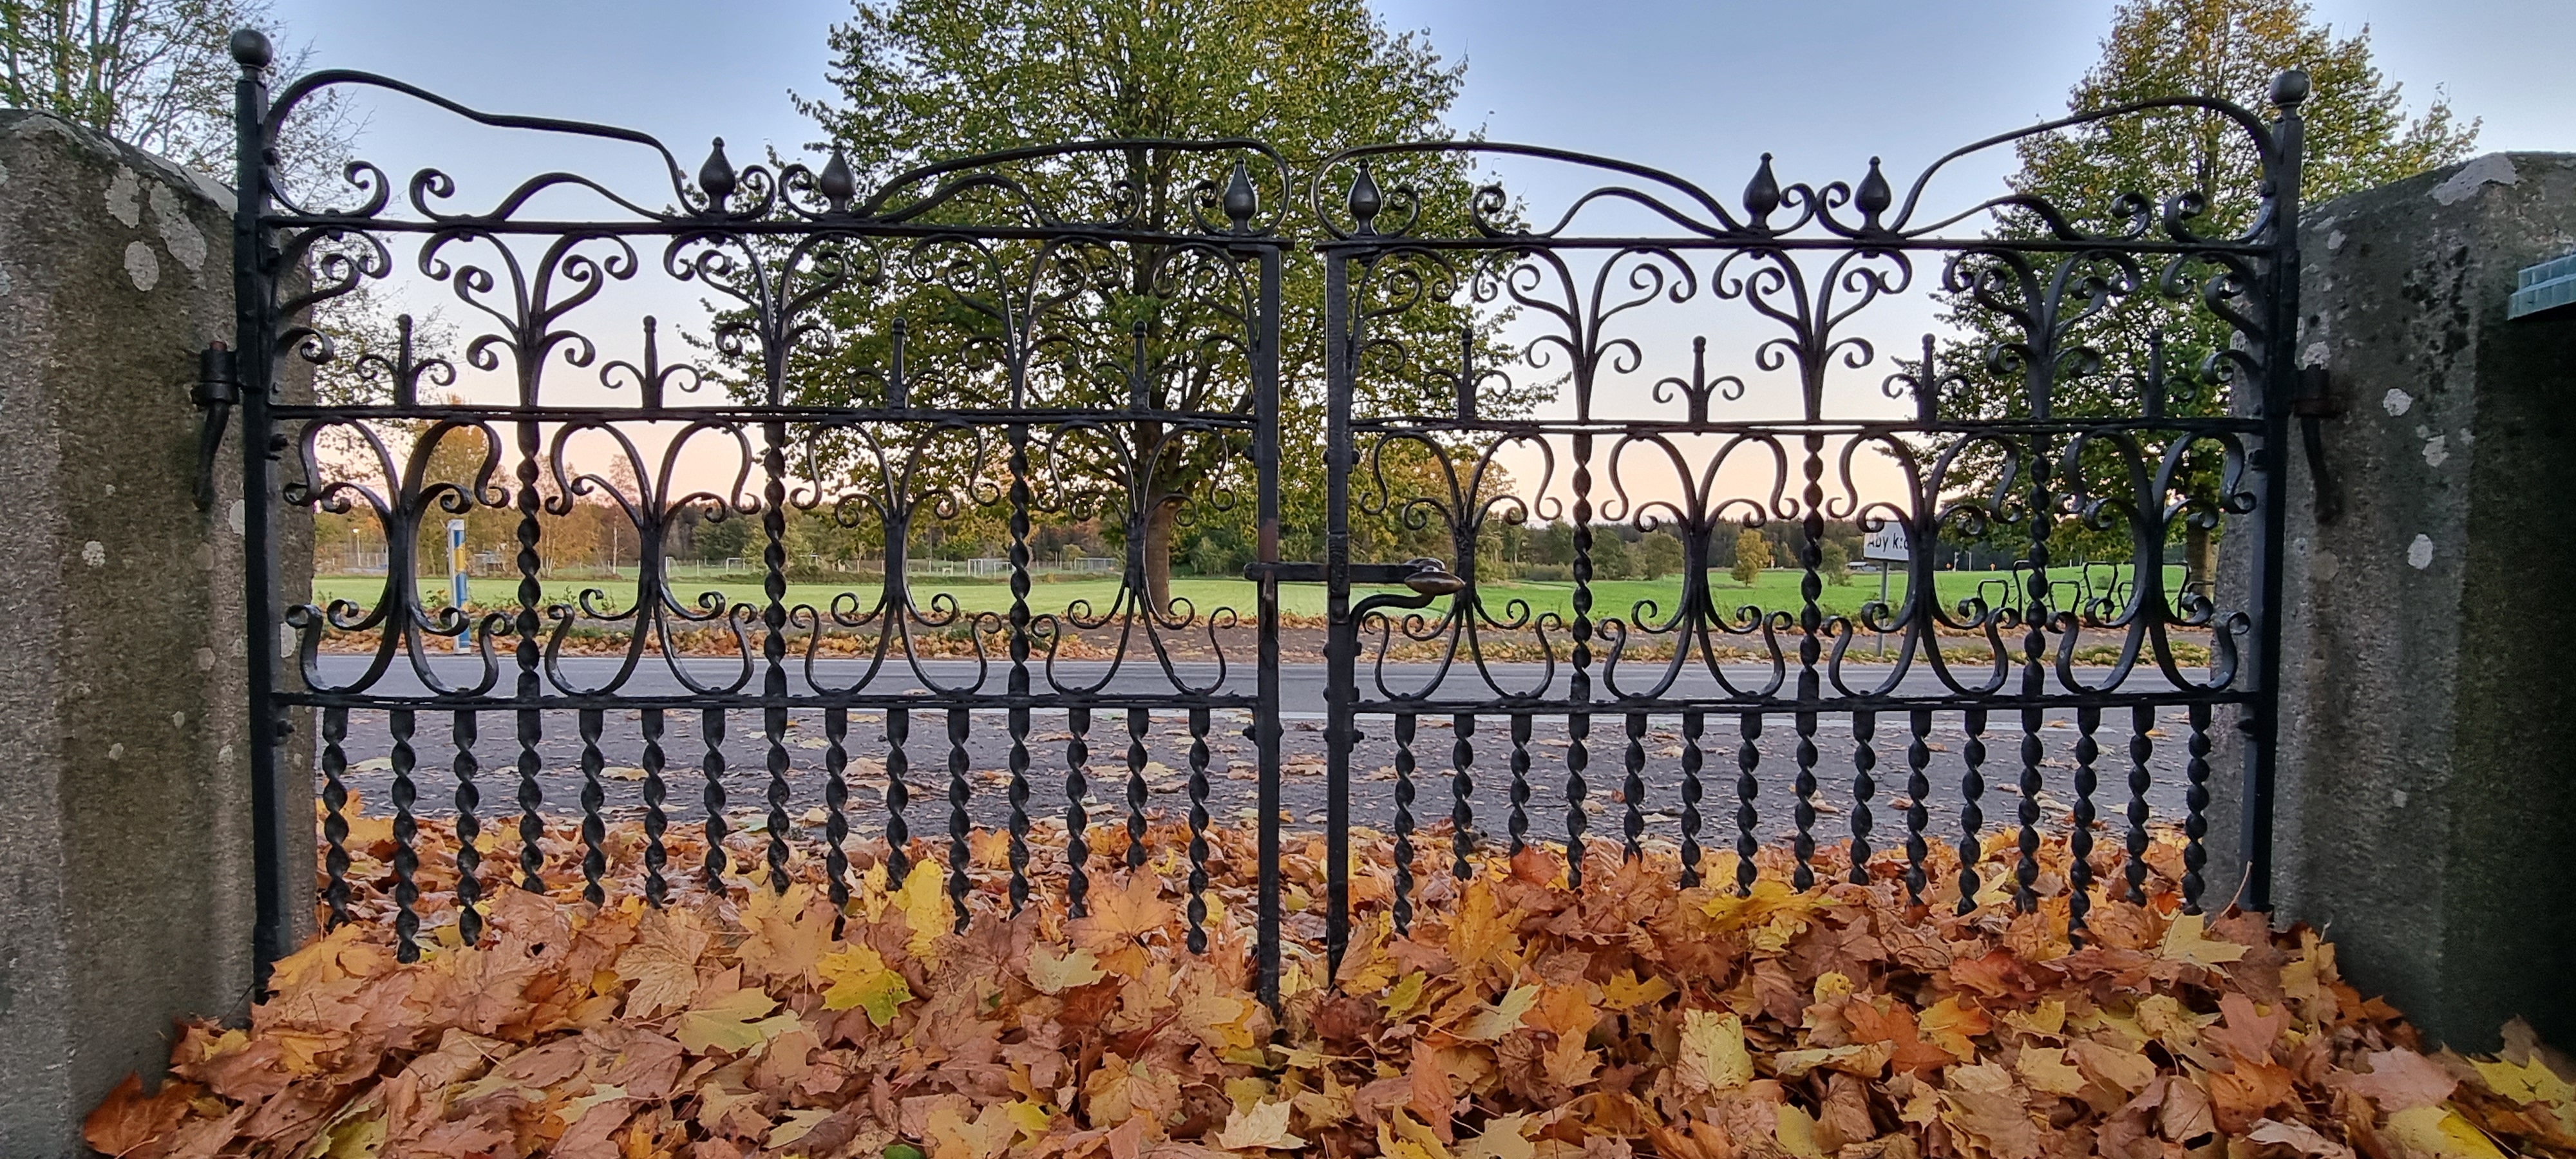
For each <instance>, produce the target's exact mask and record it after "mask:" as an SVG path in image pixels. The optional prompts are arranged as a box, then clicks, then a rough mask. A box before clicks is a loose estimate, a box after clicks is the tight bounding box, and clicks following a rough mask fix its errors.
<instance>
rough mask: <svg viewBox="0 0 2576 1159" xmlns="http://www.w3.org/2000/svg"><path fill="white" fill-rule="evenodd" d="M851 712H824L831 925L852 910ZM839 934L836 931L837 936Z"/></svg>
mask: <svg viewBox="0 0 2576 1159" xmlns="http://www.w3.org/2000/svg"><path fill="white" fill-rule="evenodd" d="M849 742H850V710H849V709H848V708H846V707H844V706H842V705H838V704H835V705H833V706H832V707H830V708H826V709H824V710H823V877H824V880H825V882H826V888H827V889H828V890H829V891H830V893H831V896H832V924H833V925H834V926H835V927H838V926H839V925H840V924H841V914H842V913H843V912H844V911H846V910H847V909H849V906H850V852H849V850H846V849H843V848H841V843H842V842H844V841H847V840H849V838H850V748H849ZM839 933H840V931H839V930H838V929H837V928H835V929H834V931H833V934H834V936H836V937H837V936H839Z"/></svg>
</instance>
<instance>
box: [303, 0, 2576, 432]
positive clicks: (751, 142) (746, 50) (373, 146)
mask: <svg viewBox="0 0 2576 1159" xmlns="http://www.w3.org/2000/svg"><path fill="white" fill-rule="evenodd" d="M1376 8H1377V10H1378V11H1379V12H1380V13H1381V14H1382V16H1383V17H1384V19H1385V20H1386V22H1387V24H1388V25H1389V27H1390V28H1392V29H1395V30H1399V31H1401V30H1417V31H1419V32H1420V33H1421V34H1422V35H1425V36H1427V37H1428V38H1429V40H1430V41H1431V43H1432V44H1433V45H1434V46H1435V47H1436V48H1437V49H1438V50H1439V51H1440V52H1441V53H1442V54H1443V55H1444V56H1446V57H1448V58H1450V59H1452V60H1456V59H1464V60H1465V61H1466V62H1467V64H1468V70H1467V82H1466V89H1465V92H1464V94H1463V96H1462V98H1461V99H1460V101H1459V102H1458V105H1457V107H1456V109H1455V110H1454V113H1453V116H1452V124H1453V125H1454V126H1456V127H1458V128H1460V129H1467V130H1481V131H1482V132H1483V133H1484V134H1485V136H1487V137H1488V138H1489V139H1493V140H1503V141H1519V142H1526V143H1533V144H1543V145H1552V146H1559V147H1566V148H1574V149H1580V150H1584V151H1588V152H1594V153H1601V154H1609V155H1614V156H1619V157H1623V158H1626V159H1630V160H1634V161H1637V162H1641V163H1644V164H1648V165H1653V166H1657V167H1660V168H1663V169H1666V170H1669V171H1672V172H1674V173H1677V174H1679V175H1681V176H1683V177H1686V178H1690V179H1693V180H1696V181H1699V182H1701V183H1702V184H1704V185H1705V186H1706V187H1707V188H1709V189H1710V190H1712V191H1715V192H1717V193H1718V194H1719V195H1720V196H1721V197H1729V198H1730V199H1731V194H1732V192H1733V191H1735V190H1739V189H1741V188H1742V187H1743V182H1744V181H1745V179H1746V178H1747V177H1749V176H1750V175H1751V172H1752V168H1753V166H1754V164H1755V162H1756V161H1757V159H1758V158H1759V157H1760V155H1761V154H1763V153H1765V152H1769V153H1773V154H1776V155H1777V162H1776V164H1777V166H1778V170H1779V173H1780V175H1781V178H1782V180H1783V181H1800V180H1805V181H1810V182H1813V183H1816V184H1822V183H1824V182H1826V181H1832V180H1856V179H1858V178H1859V177H1860V176H1861V174H1862V173H1863V172H1864V171H1865V168H1866V165H1867V164H1868V161H1869V159H1870V158H1871V157H1873V156H1883V157H1885V158H1886V161H1887V166H1888V171H1889V173H1890V174H1891V175H1892V176H1897V177H1898V179H1899V188H1900V190H1901V189H1902V187H1903V179H1904V178H1903V175H1905V174H1909V173H1910V172H1912V171H1913V170H1914V169H1915V168H1917V167H1919V166H1920V165H1921V164H1923V163H1925V162H1927V161H1930V160H1931V159H1933V158H1935V157H1937V156H1939V155H1940V154H1941V153H1943V152H1946V151H1947V150H1949V149H1950V148H1952V147H1954V146H1956V145H1959V144H1963V143H1965V142H1968V141H1971V140H1975V139H1977V138H1980V137H1984V136H1986V135H1988V134H1990V133H1994V132H1997V131H2001V130H2004V129H2009V128H2012V127H2015V126H2017V125H2021V124H2025V123H2028V122H2030V121H2033V120H2037V119H2042V118H2045V117H2048V116H2053V115H2056V114H2058V113H2060V112H2062V111H2063V109H2064V105H2065V95H2066V91H2067V89H2068V87H2069V86H2070V85H2072V84H2073V83H2074V82H2075V81H2076V80H2077V79H2078V78H2079V77H2080V76H2081V74H2082V73H2083V72H2084V70H2085V69H2086V68H2088V67H2089V66H2090V65H2091V64H2092V62H2093V61H2094V59H2095V58H2096V56H2097V55H2098V45H2099V40H2100V37H2101V36H2102V33H2103V31H2104V29H2105V27H2106V26H2107V20H2108V16H2109V13H2110V10H2111V8H2112V4H2111V3H2110V0H1994V2H1990V3H1976V4H1970V3H1960V2H1949V3H1937V2H1925V0H1829V2H1822V3H1819V2H1812V0H1811V2H1808V3H1801V4H1779V3H1763V4H1754V3H1741V2H1734V0H1726V2H1700V3H1688V2H1671V0H1657V2H1649V0H1586V2H1583V3H1579V4H1566V3H1562V2H1556V3H1545V2H1539V0H1377V2H1376ZM275 11H276V15H277V16H278V17H279V19H280V20H281V21H282V22H283V24H284V25H285V26H286V27H287V29H288V30H289V34H290V35H289V40H290V44H292V43H295V42H302V43H304V44H306V45H309V48H310V53H311V55H310V57H309V62H310V64H312V65H313V66H315V67H346V68H357V69H365V70H371V71H376V72H381V73H385V74H387V75H390V76H394V77H397V78H399V79H403V80H406V81H410V82H412V83H415V84H418V85H421V86H423V87H426V88H429V89H431V90H433V91H436V92H440V93H443V94H445V95H447V96H449V97H452V98H454V99H457V100H459V101H462V102H464V103H466V104H470V105H474V106H477V107H480V108H483V109H488V110H495V111H508V112H522V113H536V114H544V115H550V116H557V117H565V118H572V119H582V120H595V121H603V122H608V123H613V124H618V125H624V126H629V127H633V128H638V129H642V130H645V131H647V132H650V133H653V134H655V135H657V136H659V137H661V138H662V139H663V140H664V141H666V142H668V143H669V144H670V146H671V148H672V150H673V151H674V153H676V154H677V155H678V160H679V161H680V163H681V164H682V166H683V167H684V169H686V170H688V171H691V172H694V170H695V169H696V166H697V163H698V161H699V159H700V158H701V157H703V156H704V153H705V150H706V147H707V142H708V140H709V139H710V138H713V137H717V136H722V137H724V138H725V139H726V141H727V142H728V146H729V151H730V153H731V155H732V156H733V157H734V159H735V160H736V161H737V162H743V161H748V160H756V159H758V158H759V156H760V155H761V154H762V153H763V152H764V151H765V150H766V149H768V148H777V149H780V150H782V151H791V150H795V149H797V148H800V147H801V146H803V145H804V144H805V143H807V142H808V141H810V140H812V139H813V137H814V136H815V134H814V132H813V130H812V127H811V125H810V123H809V122H808V121H807V120H806V119H805V118H803V117H801V116H799V115H798V114H797V113H796V112H795V110H794V108H793V107H792V105H791V103H790V99H789V94H790V92H791V91H793V92H797V93H801V94H805V95H808V96H815V95H830V94H829V90H828V88H827V85H826V83H825V81H824V73H825V69H826V66H827V64H828V60H829V49H828V46H827V44H826V43H825V33H826V30H827V29H828V27H829V26H830V25H831V23H832V22H833V21H835V20H837V19H844V18H846V15H847V13H848V11H849V5H848V3H847V0H756V2H746V0H734V2H730V3H721V2H713V0H510V2H504V0H443V2H441V3H438V4H418V3H414V4H391V3H350V2H349V0H277V2H276V9H275ZM2315 12H2316V14H2317V16H2319V17H2320V18H2322V19H2324V20H2326V21H2327V22H2329V23H2330V24H2331V25H2333V27H2334V28H2335V29H2336V30H2337V31H2338V33H2349V32H2351V31H2353V30H2356V29H2358V28H2360V27H2361V26H2363V25H2368V26H2369V27H2370V29H2371V33H2372V43H2373V46H2374V50H2375V53H2376V56H2377V59H2378V62H2379V64H2380V66H2381V67H2382V69H2383V70H2384V71H2385V72H2386V73H2387V74H2388V75H2389V76H2390V77H2392V78H2395V79H2397V80H2400V81H2402V82H2403V83H2404V84H2405V86H2406V93H2407V96H2408V98H2409V102H2410V104H2411V105H2413V106H2414V107H2416V108H2420V107H2421V105H2422V103H2423V102H2424V101H2425V100H2427V99H2429V98H2431V97H2433V96H2435V95H2436V94H2437V93H2439V94H2442V95H2445V96H2447V97H2448V99H2449V100H2450V101H2451V103H2452V105H2453V107H2454V109H2455V110H2456V111H2457V112H2458V113H2459V114H2460V115H2462V116H2463V117H2474V118H2478V119H2480V120H2482V121H2483V124H2484V128H2483V131H2482V133H2481V135H2480V138H2479V142H2478V148H2479V151H2481V152H2485V151H2493V150H2576V116H2571V115H2570V114H2571V113H2576V70H2570V69H2567V68H2566V67H2565V66H2564V46H2566V45H2568V44H2576V3H2566V2H2564V0H2444V2H2441V3H2433V2H2429V0H2317V2H2316V3H2315ZM368 117H369V120H368V129H367V133H366V136H365V137H364V138H363V140H362V141H361V143H360V150H359V151H360V153H361V155H363V156H367V157H370V158H374V159H378V160H382V161H384V162H387V167H388V168H389V169H392V170H393V171H394V172H395V173H396V174H397V180H399V179H400V175H401V174H406V173H408V172H409V171H410V169H411V168H412V167H414V166H416V165H418V164H422V163H435V164H438V165H440V166H441V167H442V168H446V169H448V170H449V171H451V172H453V173H455V174H456V175H457V176H458V178H459V179H460V186H461V187H462V189H463V190H464V196H461V197H460V200H461V201H464V202H467V203H470V204H476V205H488V204H489V203H490V202H491V200H492V199H493V198H494V197H495V196H497V194H498V193H499V192H500V191H501V190H502V189H504V188H506V187H507V186H508V185H509V184H511V183H515V181H516V180H518V179H519V178H520V177H522V176H524V175H526V174H528V173H532V172H536V171H539V170H540V169H547V168H570V169H575V170H579V171H583V172H588V173H595V174H600V175H603V176H608V177H610V178H611V179H612V180H615V179H617V178H618V176H619V175H623V176H624V177H625V178H626V179H627V180H630V181H632V182H634V183H635V184H633V185H632V186H631V187H633V188H637V189H640V190H641V191H642V192H643V193H645V194H646V195H647V200H648V202H649V203H653V204H658V203H659V202H660V200H662V198H661V196H660V192H661V190H662V189H665V188H667V187H666V186H658V185H656V184H653V183H652V182H653V181H654V173H653V172H652V170H651V169H650V168H637V167H636V163H637V161H638V158H637V155H636V154H635V152H634V151H632V150H629V149H622V148H616V147H590V146H571V147H566V146H564V145H561V144H560V143H547V142H542V141H540V140H539V139H538V138H536V137H535V136H534V135H529V134H519V135H495V134H493V133H490V132H488V131H485V130H480V129H476V128H474V127H472V126H469V125H464V124H462V123H461V122H458V121H456V120H455V119H453V118H450V117H447V116H445V115H443V114H438V113H434V112H430V111H427V110H424V109H421V108H419V107H416V106H410V105H406V104H403V103H400V102H392V103H387V104H385V105H383V106H381V107H378V108H376V109H373V110H371V111H370V112H369V113H368ZM644 159H645V160H649V159H650V158H649V155H646V157H645V158H644ZM2009 160H2010V158H2009V156H2008V155H2006V156H1998V157H1995V158H1994V159H1992V160H1990V161H1985V162H1972V163H1971V164H1970V165H1969V166H1968V167H1967V171H1966V172H1964V173H1961V174H1960V175H1959V177H1960V179H1961V180H1963V181H1964V182H1966V183H1968V184H1969V185H1971V186H1975V185H1976V184H1977V183H1980V182H1983V183H1995V182H2000V180H2001V178H2002V177H2003V176H2004V174H2005V172H2006V171H2007V168H2008V163H2009ZM1516 188H1517V189H1518V191H1519V192H1521V193H1522V194H1523V195H1525V196H1531V197H1533V198H1534V200H1537V201H1541V202H1543V201H1544V200H1545V199H1546V195H1547V194H1548V193H1549V192H1551V189H1550V182H1549V179H1546V178H1543V177H1542V178H1534V179H1533V180H1532V181H1530V182H1529V183H1527V184H1523V185H1520V186H1517V187H1516ZM1991 188H1993V186H1992V185H1991V184H1988V185H1986V186H1984V187H1982V188H1977V189H1975V190H1974V191H1975V192H1976V193H1977V194H1978V195H1980V196H1982V195H1983V194H1984V192H1985V191H1986V190H1987V189H1991ZM1556 191H1557V192H1572V191H1573V189H1572V187H1570V186H1569V187H1565V188H1563V189H1561V190H1556ZM1917 299H1918V300H1917V301H1915V302H1913V303H1909V304H1907V305H1905V306H1904V307H1903V308H1904V309H1910V310H1913V311H1914V313H1913V314H1911V315H1905V314H1901V313H1900V314H1899V315H1897V319H1898V323H1899V324H1897V325H1894V326H1892V327H1890V328H1889V329H1888V330H1887V331H1886V332H1884V333H1883V334H1882V335H1881V339H1882V345H1885V344H1887V343H1889V342H1891V341H1893V340H1894V339H1893V336H1894V335H1896V334H1899V333H1919V330H1915V331H1908V330H1907V327H1908V326H1916V325H1918V324H1928V322H1929V310H1930V304H1929V300H1928V299H1926V298H1923V296H1921V295H1917ZM645 309H651V310H656V311H658V312H661V313H662V314H664V315H665V319H666V325H667V324H668V320H669V316H670V315H672V314H674V313H685V312H686V308H685V306H684V305H682V304H679V303H675V302H671V301H664V302H661V303H660V304H658V305H657V304H655V303H652V302H646V303H644V304H643V305H642V306H641V307H639V308H638V312H641V311H642V310H645ZM1723 341H1724V337H1723V336H1722V335H1721V336H1720V338H1718V339H1714V340H1713V342H1723ZM1908 341H1909V343H1910V340H1908ZM604 345H605V346H607V348H608V350H609V355H608V356H610V357H617V356H621V355H623V356H627V357H632V354H631V353H628V352H624V351H622V350H621V349H620V345H619V344H618V343H617V341H616V340H615V339H614V338H610V339H608V341H606V342H605V343H604ZM1744 348H1745V349H1749V348H1750V346H1749V345H1748V346H1746V347H1744ZM1715 349H1716V346H1715V345H1713V346H1712V350H1713V351H1714V350H1715ZM1872 373H1873V374H1875V373H1876V372H1872ZM1758 385H1759V384H1757V386H1758Z"/></svg>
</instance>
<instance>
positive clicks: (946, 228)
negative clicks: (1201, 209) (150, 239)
mask: <svg viewBox="0 0 2576 1159" xmlns="http://www.w3.org/2000/svg"><path fill="white" fill-rule="evenodd" d="M259 221H260V225H262V226H263V227H265V228H269V229H291V230H307V229H323V230H345V231H351V232H358V233H421V234H438V233H453V234H510V235H522V236H537V237H553V236H557V235H572V234H579V235H583V236H595V237H692V236H700V237H709V238H723V237H729V236H730V237H787V236H806V237H827V236H828V237H884V238H903V239H907V240H918V239H922V238H973V239H984V240H992V241H1101V242H1118V243H1123V244H1129V245H1194V246H1207V247H1210V248H1214V249H1277V250H1285V249H1290V248H1293V247H1294V246H1295V245H1296V243H1295V242H1293V241H1290V240H1288V239H1286V238H1283V237H1279V236H1277V235H1275V234H1258V233H1247V234H1231V233H1166V232H1161V231H1157V230H1140V229H1116V228H1111V227H1107V226H1086V225H1080V224H1065V225H1055V226H1011V225H939V224H929V225H907V224H887V223H878V224H867V223H862V222H856V221H849V222H837V221H836V222H823V221H806V220H783V221H782V220H775V219H765V220H757V221H747V220H742V219H733V218H674V219H672V220H669V221H651V220H632V221H560V220H555V219H550V218H498V217H479V216H473V215H465V216H459V217H454V218H449V219H446V220H440V221H429V220H421V219H416V218H402V217H349V216H339V215H327V214H266V215H262V216H261V217H260V219H259Z"/></svg>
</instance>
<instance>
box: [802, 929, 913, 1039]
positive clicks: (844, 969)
mask: <svg viewBox="0 0 2576 1159" xmlns="http://www.w3.org/2000/svg"><path fill="white" fill-rule="evenodd" d="M815 972H816V973H818V974H820V975H821V976H822V978H823V980H824V981H825V982H827V983H829V984H830V985H829V986H828V988H826V989H825V990H824V991H823V1009H825V1010H849V1009H853V1008H855V1009H860V1010H865V1011H867V1012H868V1021H869V1022H872V1023H875V1024H876V1025H878V1026H884V1025H885V1024H887V1023H889V1022H892V1021H894V1012H895V1008H897V1007H899V1006H902V1005H903V1004H904V1003H906V1002H910V1001H912V987H910V986H908V985H905V984H904V980H903V975H901V974H898V973H896V972H894V971H893V970H891V969H888V968H887V967H886V964H885V956H884V955H882V954H879V953H877V952H876V951H875V950H873V949H871V948H869V947H866V946H850V947H848V948H846V949H842V950H839V951H837V952H835V953H832V954H828V955H826V956H824V957H823V959H822V960H821V961H819V962H817V963H815Z"/></svg>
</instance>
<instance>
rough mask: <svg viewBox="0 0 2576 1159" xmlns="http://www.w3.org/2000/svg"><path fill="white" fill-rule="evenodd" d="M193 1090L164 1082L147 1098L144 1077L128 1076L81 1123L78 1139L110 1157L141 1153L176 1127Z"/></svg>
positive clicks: (190, 1086) (184, 1085)
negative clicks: (144, 1090)
mask: <svg viewBox="0 0 2576 1159" xmlns="http://www.w3.org/2000/svg"><path fill="white" fill-rule="evenodd" d="M196 1090H197V1088H196V1087H195V1086H194V1085H192V1084H189V1083H183V1082H164V1083H162V1084H161V1089H160V1090H157V1091H154V1092H152V1093H151V1094H149V1095H146V1094H144V1093H143V1076H142V1075H139V1074H129V1075H127V1076H125V1081H124V1082H121V1083H118V1084H116V1089H115V1090H113V1091H109V1092H108V1095H107V1098H106V1099H105V1100H104V1101H102V1102H100V1103H99V1105H98V1106H97V1107H95V1108H93V1109H92V1110H91V1111H90V1113H89V1117H87V1118H85V1119H82V1120H81V1138H82V1139H84V1140H86V1141H87V1142H88V1143H89V1145H90V1147H91V1148H92V1149H94V1150H97V1151H101V1152H105V1153H106V1154H109V1155H125V1154H129V1153H132V1152H135V1151H140V1150H142V1149H143V1148H144V1147H145V1146H147V1145H149V1144H151V1143H153V1142H155V1141H157V1140H159V1139H160V1138H161V1137H162V1136H165V1135H167V1134H169V1133H170V1131H171V1129H172V1128H175V1127H177V1126H178V1125H179V1119H180V1117H181V1116H184V1115H186V1114H187V1113H188V1099H189V1096H190V1095H192V1094H194V1093H195V1092H196Z"/></svg>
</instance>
